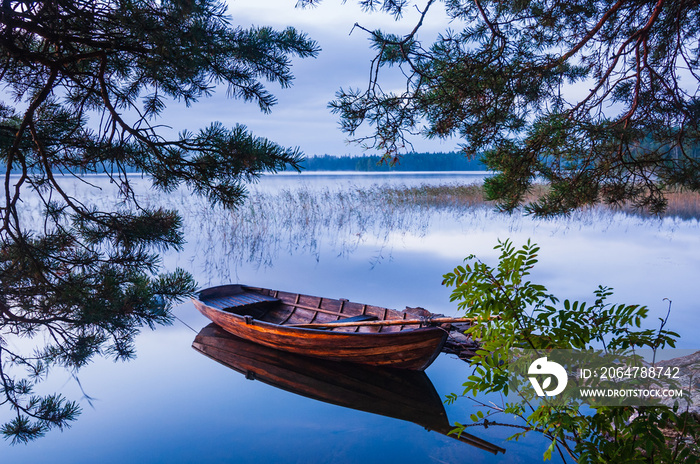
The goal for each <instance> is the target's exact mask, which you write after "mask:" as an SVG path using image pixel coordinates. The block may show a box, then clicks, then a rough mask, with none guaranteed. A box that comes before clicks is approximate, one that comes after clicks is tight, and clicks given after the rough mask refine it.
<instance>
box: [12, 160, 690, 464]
mask: <svg viewBox="0 0 700 464" xmlns="http://www.w3.org/2000/svg"><path fill="white" fill-rule="evenodd" d="M484 175H485V174H483V173H435V174H422V173H401V174H397V173H393V174H390V173H381V174H371V175H368V174H349V173H309V174H302V175H298V174H280V175H274V176H263V177H262V178H261V180H260V181H259V182H258V183H256V184H254V185H251V186H250V187H249V196H248V199H247V200H246V202H245V203H244V204H243V205H241V207H240V208H239V210H238V211H236V212H233V213H232V212H226V211H223V210H220V209H218V208H212V207H211V206H209V204H208V203H207V202H206V201H205V200H202V199H200V198H197V197H194V196H192V195H191V194H190V193H189V192H187V191H185V190H180V191H176V192H173V193H171V194H163V193H160V192H155V191H152V190H150V189H149V188H148V185H149V182H148V180H147V179H136V180H135V182H134V187H135V189H136V193H137V195H138V200H139V202H141V203H142V204H143V205H162V206H165V207H168V208H176V209H178V210H180V212H181V214H182V216H183V219H184V231H185V234H186V238H187V242H188V243H187V245H186V246H185V249H184V250H183V251H181V252H179V253H170V252H169V253H167V254H166V255H164V257H163V264H164V267H165V268H166V269H172V268H174V267H182V268H184V269H186V270H187V271H189V272H191V273H192V274H193V275H194V277H195V279H196V280H197V281H198V283H199V284H200V286H201V287H208V286H213V285H219V284H225V283H231V282H239V283H245V284H248V285H255V286H261V287H267V288H275V289H280V290H286V291H292V292H299V293H305V294H310V295H319V296H327V297H331V298H348V299H350V300H353V301H358V302H362V303H368V304H373V305H378V306H386V307H390V308H396V309H403V308H404V307H406V306H411V307H415V306H420V307H424V308H426V309H428V310H430V311H431V312H434V313H441V314H445V315H457V311H456V304H455V303H450V301H449V293H450V292H449V290H448V289H446V288H445V287H443V286H442V285H441V281H442V275H443V274H444V273H446V272H449V271H451V270H452V269H453V268H454V267H455V266H457V265H459V264H461V263H462V260H463V259H464V258H465V257H466V256H468V255H470V254H474V255H476V256H477V257H479V258H480V259H481V260H483V261H485V262H488V263H489V264H495V262H496V258H497V253H496V251H494V250H493V247H494V246H495V245H496V244H497V243H498V240H499V239H501V240H505V239H511V240H512V241H513V242H514V244H515V245H516V246H520V245H522V244H523V243H525V242H527V240H528V239H529V240H532V241H533V242H535V243H537V244H539V245H540V246H541V252H540V256H539V263H538V264H537V266H536V267H535V269H534V272H533V274H532V280H533V281H534V282H537V283H540V284H543V285H545V286H546V287H547V289H548V290H549V291H550V292H551V293H553V294H555V295H557V296H558V297H559V298H561V299H562V300H563V299H565V298H568V299H571V300H586V301H591V300H592V299H593V291H594V290H595V289H596V288H597V287H598V286H599V285H604V286H608V287H612V288H613V289H614V296H613V297H612V298H611V300H610V301H611V302H614V303H628V304H631V303H639V304H642V305H646V306H648V307H649V309H650V316H649V318H648V319H647V321H646V325H647V326H648V327H650V328H655V327H657V326H658V318H664V317H666V315H667V313H668V311H669V304H670V309H671V311H670V317H669V320H668V324H667V328H668V329H670V330H674V331H676V332H678V333H679V334H680V340H679V342H678V344H677V346H678V347H679V348H689V349H698V348H700V336H699V335H698V333H697V327H700V310H699V309H700V308H699V307H698V306H699V305H700V304H699V303H698V296H700V295H698V288H697V282H698V280H699V278H700V246H699V245H700V234H699V232H700V224H699V223H698V221H697V220H696V219H679V218H673V217H667V218H644V217H640V216H635V215H629V214H626V213H623V212H611V211H610V210H606V209H603V208H600V209H591V210H587V211H582V212H577V213H574V214H572V215H571V216H568V217H564V218H558V219H551V220H541V219H534V218H531V217H529V216H525V215H523V214H522V213H520V212H518V213H514V214H503V213H498V212H496V211H494V210H493V208H492V207H490V206H484V205H467V206H465V205H456V204H454V203H450V202H449V201H444V202H442V203H439V202H431V201H429V200H428V199H426V200H421V199H420V198H419V195H418V194H416V195H414V196H413V197H411V198H406V197H405V196H403V195H401V194H400V192H401V190H402V189H403V188H404V187H415V188H416V189H417V191H420V189H421V188H424V187H426V186H443V185H454V184H471V183H478V182H480V181H481V180H482V179H483V176H484ZM84 181H85V182H81V181H80V180H77V179H72V178H65V179H63V181H62V182H63V184H64V185H66V186H67V187H66V190H67V191H68V192H69V193H80V194H81V198H84V201H85V202H86V203H90V202H94V203H95V204H102V205H105V204H110V205H111V204H116V203H115V202H116V199H115V198H116V197H115V196H114V195H113V194H114V192H113V191H112V190H111V189H112V188H113V186H112V185H110V184H109V182H108V180H107V179H106V178H104V177H99V176H95V177H88V178H85V179H84ZM86 182H87V183H86ZM95 187H98V188H95ZM82 195H85V196H82ZM23 199H24V204H23V208H22V214H23V215H24V216H25V217H27V218H31V217H35V218H36V220H37V221H38V220H39V217H40V215H39V211H38V210H36V207H37V204H38V203H37V202H35V201H34V200H33V199H32V198H31V197H30V196H26V197H23ZM110 202H111V203H110ZM37 227H41V224H37ZM174 313H175V315H176V316H177V318H178V320H176V321H175V324H174V325H173V326H169V327H160V328H158V329H157V330H156V331H153V332H152V331H149V330H148V329H146V330H144V331H143V332H142V334H141V335H140V336H139V337H138V339H137V347H136V348H137V359H135V360H133V361H131V362H128V363H113V362H112V361H110V360H105V359H98V360H96V361H95V362H94V363H93V364H91V365H89V366H88V367H86V368H84V369H83V370H81V371H80V372H79V373H78V374H77V375H76V376H75V377H74V376H73V375H72V374H71V373H68V372H64V371H60V370H55V371H54V372H53V373H52V375H51V376H50V378H49V380H48V381H47V382H45V384H44V388H45V389H46V391H48V392H50V391H61V392H62V393H64V394H65V395H66V396H67V397H69V398H71V399H80V402H81V405H82V406H83V409H84V412H83V414H82V415H81V417H80V418H79V419H78V420H77V421H76V422H75V424H74V425H73V426H72V427H71V428H70V429H67V430H65V431H64V432H58V431H52V432H50V433H49V434H48V435H47V436H46V437H45V438H42V439H40V440H38V441H36V442H34V443H30V444H29V445H27V446H14V447H10V446H9V445H5V446H4V449H3V456H5V457H6V459H8V461H9V460H12V459H13V458H15V459H16V460H19V462H52V463H56V462H66V463H67V462H71V463H75V462H86V463H87V462H96V461H99V462H103V463H106V462H115V463H116V462H169V463H171V462H222V461H230V462H272V461H276V462H311V463H313V462H318V463H321V462H334V463H335V462H348V463H354V462H385V461H386V456H391V461H394V462H407V463H411V462H416V463H425V462H458V461H459V462H464V461H466V460H468V461H470V462H530V460H533V461H537V462H539V461H540V460H541V455H542V451H543V446H546V445H544V440H541V439H540V438H539V437H536V436H532V437H528V438H527V439H526V440H525V441H520V442H505V441H504V439H505V438H506V437H507V436H509V435H510V434H511V431H510V430H503V429H497V428H493V427H490V428H489V429H487V430H484V429H482V428H480V427H475V428H474V429H473V430H471V433H473V434H474V435H477V436H479V437H481V438H483V439H485V440H488V441H490V442H493V443H495V444H497V445H498V446H501V447H503V448H506V449H507V452H506V454H505V455H498V456H493V455H491V454H489V453H487V452H484V451H482V450H479V449H476V448H473V447H470V446H469V445H465V444H464V443H461V442H459V441H457V440H455V439H453V438H450V437H446V436H444V435H441V434H439V433H436V432H434V431H433V432H430V431H426V430H425V429H424V428H423V427H420V426H419V425H416V424H414V423H410V422H406V421H400V420H397V419H392V418H388V417H383V416H378V415H374V414H369V413H366V412H358V411H354V410H350V409H347V408H341V407H339V406H334V405H331V404H327V403H321V402H318V401H314V400H311V399H308V398H304V397H301V396H298V395H294V394H292V393H288V392H285V391H282V390H279V389H276V388H274V387H271V386H268V385H265V384H264V383H262V382H258V381H252V382H251V381H250V380H247V379H246V378H245V376H243V375H241V374H239V373H237V372H234V371H232V370H230V369H227V368H226V367H225V366H222V365H220V364H217V363H216V362H214V361H212V360H211V359H208V358H206V357H204V356H202V355H201V354H199V353H197V352H195V351H194V350H193V349H192V348H191V347H190V346H191V344H192V340H193V339H194V337H195V332H196V331H199V330H200V329H201V328H202V327H204V326H206V325H207V324H208V323H209V321H208V320H207V319H205V318H204V317H203V316H201V315H200V314H199V313H197V312H196V311H195V310H194V308H193V306H192V304H191V303H189V302H187V303H183V304H181V305H180V306H178V307H177V308H176V309H175V311H174ZM8 343H11V344H15V345H16V346H17V347H26V346H28V341H27V340H8ZM426 373H427V375H428V377H429V378H430V380H431V381H432V383H433V385H434V386H435V390H436V391H437V392H438V394H439V395H440V396H442V397H444V396H445V395H447V394H449V393H453V392H457V393H461V388H460V387H461V383H462V381H463V380H464V379H466V377H467V376H468V375H469V374H470V370H469V369H468V365H467V364H466V363H465V362H463V361H461V360H458V359H455V357H454V356H450V355H447V354H442V355H440V357H439V358H438V360H437V361H436V362H435V364H433V365H432V366H431V367H430V368H429V369H428V370H427V371H426ZM472 407H473V404H472V403H471V402H470V401H469V400H468V399H461V400H459V401H457V402H456V403H455V404H453V405H448V406H445V409H446V412H447V415H448V417H449V419H450V420H451V421H452V422H455V421H459V422H466V421H468V420H469V419H468V417H469V414H470V412H471V410H472ZM554 462H557V461H556V459H555V460H554Z"/></svg>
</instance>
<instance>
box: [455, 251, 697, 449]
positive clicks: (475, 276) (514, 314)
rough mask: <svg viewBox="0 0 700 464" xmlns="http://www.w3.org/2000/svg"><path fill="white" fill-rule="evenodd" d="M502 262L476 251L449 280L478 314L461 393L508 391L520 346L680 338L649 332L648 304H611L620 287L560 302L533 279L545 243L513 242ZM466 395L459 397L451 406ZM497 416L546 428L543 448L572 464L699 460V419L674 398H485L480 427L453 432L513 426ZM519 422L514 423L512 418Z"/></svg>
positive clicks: (656, 342)
mask: <svg viewBox="0 0 700 464" xmlns="http://www.w3.org/2000/svg"><path fill="white" fill-rule="evenodd" d="M495 248H496V249H497V250H500V258H499V262H498V265H497V266H496V267H495V268H494V267H491V266H489V265H488V264H486V263H484V262H482V261H480V260H478V259H477V258H476V257H475V256H473V255H472V256H469V257H467V258H466V259H465V264H464V265H462V266H458V267H456V268H455V269H454V271H453V272H450V273H448V274H445V275H444V281H443V284H444V285H446V286H448V287H453V291H452V295H451V300H452V301H458V302H459V303H458V307H459V309H460V310H462V311H464V312H465V316H466V317H469V318H473V319H474V323H473V325H472V326H471V328H470V329H469V330H467V333H468V334H469V335H471V336H472V337H473V338H474V339H477V340H479V341H480V342H481V346H480V349H479V350H477V352H476V355H475V356H474V357H473V358H472V359H471V361H470V362H471V365H472V366H473V367H474V371H473V374H472V375H471V376H469V378H468V379H467V381H466V382H465V383H464V387H465V389H464V392H463V395H477V394H479V393H491V392H498V393H501V394H503V395H507V394H508V393H509V379H508V362H509V354H510V352H511V350H513V349H516V348H524V349H536V350H549V349H576V350H592V349H602V350H604V351H605V352H611V351H613V350H627V349H631V348H636V347H640V348H649V349H652V350H657V349H660V348H664V347H667V346H668V347H674V346H675V340H676V338H677V337H678V334H676V333H674V332H671V331H668V330H664V328H663V327H664V325H665V320H662V322H661V327H659V328H658V329H655V330H654V329H645V328H642V322H643V320H644V319H645V318H646V317H647V315H648V309H647V308H646V307H644V306H639V305H625V304H611V303H608V298H609V297H610V296H611V295H612V290H611V289H609V288H606V287H599V288H598V289H597V290H596V291H595V292H594V295H595V301H594V302H593V303H592V304H587V303H585V302H578V301H573V302H572V301H569V300H564V301H563V302H560V300H559V299H558V298H557V297H555V296H554V295H552V294H550V293H548V291H547V289H546V288H545V287H544V286H542V285H538V284H535V283H533V282H531V281H530V280H529V276H530V271H531V270H532V268H533V267H534V266H535V264H536V263H537V253H538V251H539V247H537V246H536V245H534V244H531V243H530V242H529V241H528V243H527V244H526V245H524V246H523V247H522V248H520V249H516V248H515V247H514V246H513V244H512V243H511V242H510V241H508V240H506V241H504V242H501V241H499V244H498V245H497V246H496V247H495ZM457 398H458V396H457V395H455V394H453V395H450V396H449V397H448V402H450V401H455V400H456V399H457ZM499 413H503V414H507V415H511V416H515V417H516V418H517V419H518V421H519V422H518V423H517V424H516V426H517V427H519V428H520V429H521V431H520V432H519V433H516V434H514V435H513V436H512V437H511V439H518V438H520V437H522V436H523V435H525V434H527V433H529V432H538V433H541V434H543V435H544V436H545V437H547V438H548V439H550V440H551V445H550V446H549V447H548V448H547V450H546V451H545V452H544V458H545V459H549V458H551V456H552V453H553V452H555V451H556V452H557V453H559V455H560V456H561V457H562V459H564V460H565V461H566V460H567V459H568V460H574V461H577V462H580V463H602V462H610V463H622V462H635V463H636V462H638V463H652V462H653V463H673V462H700V451H699V450H700V448H699V447H698V444H697V438H698V436H699V435H700V424H699V423H698V420H697V417H696V416H694V415H693V414H691V413H690V412H689V411H688V410H687V408H686V410H685V411H682V408H681V407H680V405H679V403H678V402H676V403H675V406H674V407H673V408H669V407H641V406H638V407H637V406H624V407H611V406H608V407H592V408H589V407H587V406H586V405H583V404H582V403H581V402H580V401H577V400H573V399H570V400H567V401H566V402H564V403H549V402H539V403H538V402H532V401H521V402H507V401H505V400H504V401H503V403H502V404H501V405H495V404H485V403H481V409H480V410H479V411H478V412H477V414H473V415H472V417H471V419H472V421H473V424H471V425H463V424H457V427H456V429H455V430H454V433H461V432H462V431H464V429H465V428H466V427H468V426H473V425H505V424H501V423H499V422H497V421H495V420H494V419H493V417H494V416H496V415H497V414H499ZM509 425H512V424H509Z"/></svg>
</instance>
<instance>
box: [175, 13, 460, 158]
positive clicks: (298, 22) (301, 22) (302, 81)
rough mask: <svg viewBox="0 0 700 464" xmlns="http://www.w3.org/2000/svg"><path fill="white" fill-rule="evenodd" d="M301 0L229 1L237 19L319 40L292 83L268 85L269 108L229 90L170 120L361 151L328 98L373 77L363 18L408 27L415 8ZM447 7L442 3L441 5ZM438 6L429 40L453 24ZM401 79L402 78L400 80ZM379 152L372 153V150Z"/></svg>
mask: <svg viewBox="0 0 700 464" xmlns="http://www.w3.org/2000/svg"><path fill="white" fill-rule="evenodd" d="M295 4H296V0H228V5H229V10H228V13H229V15H230V17H231V22H232V23H233V24H236V25H241V26H244V27H248V26H251V25H255V26H272V27H274V28H276V29H284V28H285V27H287V26H293V27H295V28H296V29H298V30H300V31H302V32H305V33H306V34H307V35H308V36H309V37H310V38H311V39H313V40H316V41H317V42H318V45H319V46H320V48H321V52H320V53H319V56H318V57H317V58H316V59H313V58H307V59H303V60H301V59H295V60H294V62H293V66H292V72H293V74H294V75H295V81H294V83H293V85H292V87H290V88H287V89H281V88H280V87H279V85H277V84H274V83H273V84H269V85H266V86H267V88H268V89H269V90H270V91H271V92H272V93H273V94H274V95H275V96H276V97H277V99H278V103H277V105H276V106H274V107H273V109H272V113H271V114H264V113H262V112H260V110H259V109H258V107H257V105H256V104H255V103H252V102H249V103H244V102H242V101H240V100H233V99H228V98H227V97H226V95H225V91H223V90H222V91H219V92H217V93H216V94H215V95H214V96H213V97H211V98H208V99H203V100H200V101H199V102H198V103H196V104H194V105H193V106H191V107H190V108H187V109H186V110H185V109H184V108H175V111H176V112H174V113H172V114H173V116H171V118H172V119H171V120H169V121H165V122H166V123H167V124H169V125H172V126H173V127H174V128H175V129H177V130H182V129H185V128H186V129H189V130H196V129H198V128H200V127H204V126H206V125H208V123H209V122H211V121H220V122H222V123H224V125H226V126H228V127H231V126H233V125H235V124H237V123H240V124H244V125H246V126H247V127H248V128H249V129H251V131H252V132H253V133H254V134H255V135H257V136H261V137H266V138H268V139H270V140H272V141H274V142H277V143H279V144H281V145H283V146H286V147H299V148H300V149H301V150H302V151H304V153H305V154H306V155H307V156H313V155H324V154H330V155H348V154H352V155H358V154H362V153H363V150H362V148H361V147H360V146H358V145H357V144H349V143H348V142H347V139H348V136H347V134H344V133H342V132H341V131H340V128H339V124H338V116H337V115H335V114H332V113H331V112H330V110H329V109H328V103H329V102H330V101H331V100H333V99H334V96H335V93H336V92H337V91H338V90H339V89H340V88H341V87H342V88H344V89H347V88H349V87H353V88H357V87H360V88H364V87H365V86H366V85H367V82H368V75H369V66H370V61H371V59H372V56H373V54H372V51H371V50H370V48H369V41H368V36H367V33H366V32H364V31H362V30H359V29H355V30H354V31H353V32H352V34H351V33H350V32H351V31H352V30H353V25H354V24H355V23H356V22H357V23H359V24H360V25H362V26H363V27H366V28H368V29H370V30H373V29H376V28H382V29H385V30H388V31H392V32H395V33H399V34H402V35H404V34H407V33H408V32H410V31H411V30H412V29H413V27H414V26H415V21H416V18H417V12H416V10H415V9H411V10H410V11H408V12H407V14H406V15H405V17H404V19H402V21H401V22H398V23H397V22H395V21H394V19H393V18H392V17H391V16H390V15H387V14H384V13H381V12H374V13H371V14H369V13H365V12H363V11H362V10H361V8H360V7H359V5H357V2H355V1H353V0H348V1H347V2H346V3H345V4H343V2H342V0H325V1H323V2H322V3H321V4H320V5H319V6H317V7H314V8H303V9H302V8H296V7H295ZM437 7H438V8H442V4H441V3H438V4H437ZM438 8H435V10H434V11H433V10H431V13H432V15H430V16H429V17H428V18H427V20H426V21H425V23H424V26H423V28H422V35H423V37H425V39H426V40H428V39H430V40H432V39H434V38H435V37H437V34H438V32H439V31H442V30H444V29H445V28H447V27H449V26H450V25H449V22H448V18H447V17H446V16H445V15H444V12H443V11H442V10H440V9H438ZM396 85H400V83H399V82H398V81H397V84H396ZM413 143H414V148H415V149H416V150H417V151H427V152H438V151H452V150H454V149H456V147H457V143H458V141H456V140H451V141H446V142H442V141H435V140H432V141H425V140H422V139H420V138H416V139H414V140H413ZM369 153H372V154H373V153H374V152H369Z"/></svg>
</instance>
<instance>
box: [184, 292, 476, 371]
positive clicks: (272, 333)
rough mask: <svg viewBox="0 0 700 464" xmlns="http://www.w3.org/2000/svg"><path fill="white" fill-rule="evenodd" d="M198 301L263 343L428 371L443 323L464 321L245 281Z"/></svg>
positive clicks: (240, 333) (220, 320) (216, 318)
mask: <svg viewBox="0 0 700 464" xmlns="http://www.w3.org/2000/svg"><path fill="white" fill-rule="evenodd" d="M193 302H194V305H195V307H196V308H197V309H198V310H199V311H200V312H201V313H202V314H204V315H205V316H206V317H207V318H209V319H210V320H211V321H212V322H214V323H216V324H217V325H218V326H220V327H221V328H223V329H224V330H226V331H227V332H229V333H231V334H233V335H235V336H237V337H240V338H243V339H245V340H250V341H252V342H255V343H259V344H261V345H265V346H269V347H271V348H275V349H278V350H282V351H287V352H291V353H297V354H301V355H305V356H312V357H316V358H323V359H328V360H332V361H344V362H353V363H359V364H368V365H374V366H389V367H395V368H400V369H411V370H423V369H425V368H426V367H428V366H429V365H430V364H431V363H432V362H433V361H434V360H435V358H436V357H437V355H438V354H439V353H440V350H441V348H442V346H443V345H444V343H445V340H446V338H447V327H448V326H446V325H444V324H443V323H446V322H449V321H451V322H455V321H462V322H463V320H462V319H455V318H441V319H432V320H429V321H426V320H425V319H421V318H416V316H415V315H413V314H411V313H410V312H408V310H407V311H396V310H392V309H387V308H381V307H377V306H371V305H366V304H360V303H352V302H350V301H347V300H334V299H328V298H321V297H316V296H308V295H300V294H297V293H287V292H282V291H277V290H268V289H262V288H254V287H248V286H244V285H223V286H219V287H212V288H208V289H205V290H202V291H201V292H199V295H198V297H197V298H193ZM428 314H429V313H428ZM425 325H431V326H428V327H426V326H425Z"/></svg>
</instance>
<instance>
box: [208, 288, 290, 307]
mask: <svg viewBox="0 0 700 464" xmlns="http://www.w3.org/2000/svg"><path fill="white" fill-rule="evenodd" d="M203 301H204V302H205V303H206V304H207V305H209V306H212V307H214V308H216V309H220V310H222V311H232V312H237V311H236V308H239V307H246V306H248V305H253V306H258V305H259V304H261V303H271V302H275V301H279V299H277V298H274V297H271V296H268V295H263V294H261V293H257V292H240V293H235V294H232V295H225V296H212V297H209V298H205V299H204V300H203Z"/></svg>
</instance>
